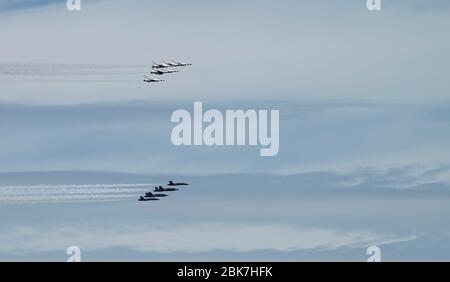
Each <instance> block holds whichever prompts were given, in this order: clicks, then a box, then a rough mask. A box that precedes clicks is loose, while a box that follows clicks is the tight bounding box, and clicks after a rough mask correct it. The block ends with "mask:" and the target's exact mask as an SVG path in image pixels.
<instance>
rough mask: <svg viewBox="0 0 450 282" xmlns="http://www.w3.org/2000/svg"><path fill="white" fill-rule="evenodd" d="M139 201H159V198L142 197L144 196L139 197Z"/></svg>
mask: <svg viewBox="0 0 450 282" xmlns="http://www.w3.org/2000/svg"><path fill="white" fill-rule="evenodd" d="M139 201H140V202H142V201H159V199H158V198H144V197H142V196H141V197H139Z"/></svg>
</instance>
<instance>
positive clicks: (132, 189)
mask: <svg viewBox="0 0 450 282" xmlns="http://www.w3.org/2000/svg"><path fill="white" fill-rule="evenodd" d="M155 185H156V184H151V183H134V184H59V185H9V186H0V203H3V204H4V203H42V202H44V203H58V202H90V201H113V200H116V201H118V200H126V199H131V198H136V197H137V196H138V195H140V194H142V193H144V192H148V191H149V190H150V189H151V188H153V186H155Z"/></svg>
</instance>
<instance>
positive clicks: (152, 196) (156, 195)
mask: <svg viewBox="0 0 450 282" xmlns="http://www.w3.org/2000/svg"><path fill="white" fill-rule="evenodd" d="M185 185H189V184H188V183H183V182H178V183H174V182H172V181H169V183H168V184H167V186H170V187H166V188H165V187H162V186H158V187H155V189H154V190H153V191H152V192H147V193H145V194H144V195H143V196H140V197H139V201H141V202H146V201H159V200H160V198H164V197H167V196H169V195H168V194H164V193H162V192H174V191H178V190H180V189H178V188H174V186H185Z"/></svg>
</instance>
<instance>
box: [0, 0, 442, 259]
mask: <svg viewBox="0 0 450 282" xmlns="http://www.w3.org/2000/svg"><path fill="white" fill-rule="evenodd" d="M274 2H275V1H200V0H197V1H189V3H187V1H175V0H172V1H141V0H131V1H114V0H113V1H88V0H84V1H83V10H82V11H81V12H68V11H66V10H65V1H10V2H8V3H2V4H0V11H1V13H0V35H1V38H2V47H1V50H2V52H0V133H1V135H2V138H1V139H0V160H2V161H1V162H0V175H1V177H0V222H1V224H0V225H1V227H0V230H1V232H0V260H11V259H13V260H27V259H30V260H58V261H59V260H64V259H65V250H64V248H65V247H66V245H72V244H80V245H81V247H82V250H85V251H86V254H87V256H86V258H87V259H90V260H105V259H111V260H121V259H122V260H123V259H127V260H177V259H188V260H195V259H203V260H227V259H228V260H255V259H259V260H271V259H272V260H358V261H362V260H365V258H366V257H365V248H367V246H368V245H370V244H379V245H380V246H381V248H382V250H383V252H384V254H385V255H386V257H385V258H386V260H433V259H434V260H449V256H448V253H450V252H447V251H448V250H450V245H449V244H448V242H449V240H448V238H449V234H450V229H449V226H448V224H447V223H446V222H444V218H443V215H445V214H448V207H449V206H450V205H449V195H450V194H449V183H450V170H449V169H448V168H449V164H450V161H449V160H450V155H449V154H450V146H449V144H450V115H449V112H450V111H449V108H450V99H449V94H448V89H449V87H448V86H449V83H448V78H447V76H448V73H449V72H450V69H449V68H450V56H449V55H448V50H450V40H449V38H448V36H447V34H446V31H447V30H448V29H449V28H450V17H449V13H450V10H449V4H448V1H438V0H435V1H419V0H417V1H384V2H385V3H384V5H383V11H382V12H379V13H370V12H369V11H367V9H366V8H365V1H363V0H354V1H293V0H292V1H291V0H286V1H276V5H275V4H274ZM161 59H175V60H181V61H187V62H192V63H193V66H192V67H189V68H185V69H183V70H182V71H181V72H180V73H177V74H175V75H172V76H170V77H169V76H168V77H167V81H166V82H165V83H161V84H155V85H148V84H145V83H143V82H142V75H143V74H144V73H147V72H149V71H150V64H151V62H152V61H159V60H161ZM194 101H202V102H203V103H204V107H205V109H220V110H226V109H244V110H245V109H268V108H270V109H279V110H280V118H281V121H280V127H281V130H280V132H281V133H280V152H279V154H278V155H277V156H276V157H273V158H261V157H260V156H259V147H258V148H248V147H175V146H173V145H172V143H171V142H170V131H171V130H172V128H173V126H174V124H172V123H170V115H171V113H172V112H173V111H174V110H177V109H187V110H190V111H192V106H193V104H192V103H193V102H194ZM174 175H177V176H178V177H179V178H180V180H183V181H188V182H191V183H192V184H193V185H192V186H191V187H190V188H189V189H190V190H188V191H182V192H180V193H177V194H175V195H173V196H170V197H169V198H168V199H165V200H164V201H161V202H160V203H157V205H136V201H135V199H136V197H137V196H138V194H139V193H141V192H142V191H141V190H139V189H141V188H139V189H137V188H136V189H135V190H133V189H134V188H133V189H131V188H127V189H123V190H122V188H120V189H119V188H118V189H116V190H113V192H112V193H113V194H114V196H117V197H116V198H115V201H107V202H101V201H100V200H101V199H103V200H105V199H104V197H105V195H104V194H105V193H99V192H98V190H96V189H94V188H92V189H91V190H89V189H88V190H86V191H85V190H81V192H80V190H77V189H78V188H76V187H72V186H70V187H65V186H62V188H61V187H60V186H56V188H55V187H53V188H48V187H47V188H45V187H40V188H38V189H35V186H32V187H31V188H30V187H28V186H26V185H39V184H47V185H48V184H53V185H63V184H70V185H74V184H83V183H84V184H89V183H97V184H102V183H110V184H111V183H132V184H133V183H152V184H153V183H165V182H166V181H167V180H168V178H173V177H174ZM24 185H25V187H24ZM10 186H13V187H10ZM33 187H34V188H33ZM58 187H59V188H61V189H59V190H58V191H59V192H61V191H68V192H67V195H65V197H67V196H68V195H69V196H70V197H71V195H74V198H71V199H72V200H71V201H67V202H65V201H62V200H61V199H60V198H55V197H56V196H58V197H60V196H61V195H60V194H58V193H56V194H55V190H52V189H58ZM33 189H34V190H33ZM108 189H110V188H108ZM145 189H150V187H146V188H145ZM107 191H110V190H107ZM280 191H281V192H280ZM61 193H62V192H61ZM79 196H80V197H81V198H76V197H79ZM17 197H19V198H20V197H22V198H21V199H22V201H19V202H16V199H17ZM83 197H92V200H95V203H92V202H91V201H87V200H86V198H83ZM98 197H100V198H101V199H100V198H98ZM11 199H13V200H11ZM14 199H15V200H14ZM112 215H113V216H112ZM149 215H152V216H149ZM143 222H144V223H145V224H143ZM261 233H264V234H270V235H271V236H269V237H270V238H260V237H258V234H261ZM123 234H127V236H132V237H127V236H124V235H123ZM177 234H185V236H184V237H183V238H180V237H179V236H178V235H177ZM224 234H225V235H224ZM202 236H204V237H202ZM161 237H170V238H173V240H171V241H169V242H168V243H165V244H163V245H155V244H154V241H155V240H158V238H161ZM130 238H131V239H130ZM199 238H200V239H199ZM1 242H7V243H1ZM24 242H25V243H24ZM201 243H202V244H201Z"/></svg>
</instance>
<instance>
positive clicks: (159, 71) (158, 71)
mask: <svg viewBox="0 0 450 282" xmlns="http://www.w3.org/2000/svg"><path fill="white" fill-rule="evenodd" d="M186 66H192V64H189V63H181V62H175V61H172V60H171V61H170V62H166V61H162V62H161V63H156V62H153V65H152V71H151V72H150V73H151V74H153V75H160V76H161V75H165V74H169V73H176V72H179V70H177V69H173V68H178V67H186ZM164 81H165V80H164V79H160V78H155V77H150V76H149V75H144V82H147V83H151V82H164Z"/></svg>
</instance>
